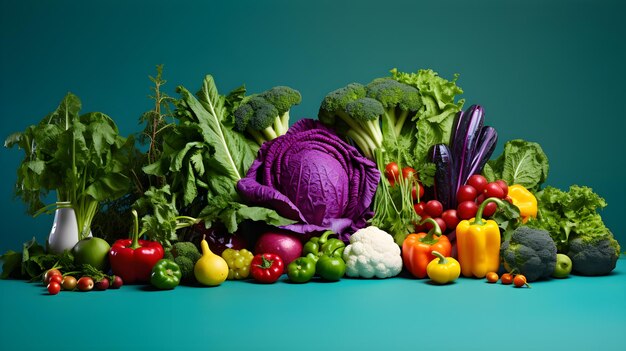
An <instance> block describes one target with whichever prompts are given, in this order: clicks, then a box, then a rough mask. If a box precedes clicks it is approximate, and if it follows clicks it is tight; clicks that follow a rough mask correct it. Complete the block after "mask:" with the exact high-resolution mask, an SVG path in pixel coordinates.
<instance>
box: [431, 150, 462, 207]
mask: <svg viewBox="0 0 626 351" xmlns="http://www.w3.org/2000/svg"><path fill="white" fill-rule="evenodd" d="M432 161H433V163H434V164H435V166H436V168H435V169H436V170H435V185H434V187H435V198H436V199H437V200H439V202H441V204H442V205H443V208H446V209H447V208H453V207H455V206H456V188H454V185H455V184H456V172H455V167H454V160H453V158H452V153H451V152H450V149H449V148H448V146H447V145H446V144H437V145H435V146H433V152H432Z"/></svg>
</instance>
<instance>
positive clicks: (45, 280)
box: [43, 269, 62, 285]
mask: <svg viewBox="0 0 626 351" xmlns="http://www.w3.org/2000/svg"><path fill="white" fill-rule="evenodd" d="M55 275H61V276H62V274H61V271H60V270H58V269H49V270H47V271H46V274H44V275H43V283H44V284H45V285H48V283H50V278H52V276H55Z"/></svg>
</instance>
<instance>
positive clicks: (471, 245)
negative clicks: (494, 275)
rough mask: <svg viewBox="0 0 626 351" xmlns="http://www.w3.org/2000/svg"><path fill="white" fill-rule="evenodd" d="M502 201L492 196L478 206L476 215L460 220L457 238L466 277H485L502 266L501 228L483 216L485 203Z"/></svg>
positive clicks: (499, 202) (500, 203) (459, 255)
mask: <svg viewBox="0 0 626 351" xmlns="http://www.w3.org/2000/svg"><path fill="white" fill-rule="evenodd" d="M489 202H495V203H496V204H498V205H500V206H502V205H503V204H502V201H501V200H499V199H497V198H495V197H490V198H488V199H486V200H485V201H483V203H482V204H481V205H480V206H479V207H478V211H477V212H476V217H475V218H472V219H470V220H463V221H461V222H459V224H458V225H457V227H456V240H457V251H458V257H459V263H460V264H461V273H462V274H463V276H465V277H476V278H483V277H485V275H487V273H489V272H497V271H498V268H500V228H498V223H496V222H495V221H494V220H491V219H489V220H484V219H483V218H482V216H483V211H484V209H485V205H486V204H487V203H489Z"/></svg>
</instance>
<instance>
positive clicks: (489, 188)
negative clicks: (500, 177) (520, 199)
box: [483, 182, 506, 199]
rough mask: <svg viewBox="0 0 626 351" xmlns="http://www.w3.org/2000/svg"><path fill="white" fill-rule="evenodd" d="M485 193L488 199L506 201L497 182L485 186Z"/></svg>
mask: <svg viewBox="0 0 626 351" xmlns="http://www.w3.org/2000/svg"><path fill="white" fill-rule="evenodd" d="M483 192H484V193H485V196H486V197H497V198H498V199H504V197H505V196H506V195H505V194H504V190H502V187H501V186H500V184H498V183H496V182H491V183H488V184H487V185H485V190H483Z"/></svg>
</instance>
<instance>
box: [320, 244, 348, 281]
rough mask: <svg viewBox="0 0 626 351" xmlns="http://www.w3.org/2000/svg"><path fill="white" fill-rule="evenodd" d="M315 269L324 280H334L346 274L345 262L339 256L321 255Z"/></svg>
mask: <svg viewBox="0 0 626 351" xmlns="http://www.w3.org/2000/svg"><path fill="white" fill-rule="evenodd" d="M342 251H343V250H342ZM315 271H316V272H317V274H318V275H319V276H320V277H321V278H322V279H324V280H329V281H336V280H339V279H341V277H343V276H344V274H346V263H345V261H344V260H343V259H342V258H341V257H337V256H334V255H333V256H328V255H323V256H322V257H320V259H319V260H317V264H316V265H315Z"/></svg>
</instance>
